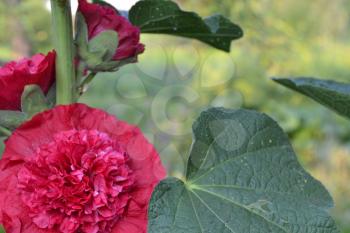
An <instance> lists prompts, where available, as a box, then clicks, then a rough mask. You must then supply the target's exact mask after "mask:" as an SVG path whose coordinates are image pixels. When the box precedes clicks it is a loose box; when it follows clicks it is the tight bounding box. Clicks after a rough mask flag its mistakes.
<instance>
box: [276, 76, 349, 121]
mask: <svg viewBox="0 0 350 233" xmlns="http://www.w3.org/2000/svg"><path fill="white" fill-rule="evenodd" d="M274 81H276V82H277V83H279V84H282V85H283V86H286V87H288V88H291V89H293V90H295V91H298V92H300V93H302V94H304V95H306V96H309V97H310V98H312V99H314V100H315V101H317V102H319V103H321V104H323V105H324V106H326V107H328V108H330V109H332V110H334V111H335V112H337V113H338V114H340V115H343V116H346V117H348V118H350V84H345V83H338V82H334V81H328V80H319V79H313V78H290V79H278V78H276V79H274Z"/></svg>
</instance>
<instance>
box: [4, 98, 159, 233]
mask: <svg viewBox="0 0 350 233" xmlns="http://www.w3.org/2000/svg"><path fill="white" fill-rule="evenodd" d="M0 169H1V172H0V220H1V222H2V223H3V225H4V226H5V229H6V232H7V233H43V232H49V233H146V232H147V208H148V203H149V199H150V197H151V194H152V191H153V188H154V187H155V185H156V184H157V183H158V182H159V181H160V180H161V179H162V178H163V177H164V176H165V171H164V168H163V166H162V165H161V162H160V160H159V156H158V154H157V152H156V151H155V149H154V148H153V146H152V145H151V144H149V143H148V142H147V140H146V139H145V138H144V136H143V135H142V133H141V132H140V130H139V129H138V128H137V127H135V126H130V125H128V124H126V123H125V122H122V121H120V120H118V119H116V118H115V117H113V116H111V115H109V114H107V113H106V112H104V111H101V110H98V109H93V108H89V107H87V106H86V105H83V104H73V105H70V106H59V107H56V108H54V109H52V110H49V111H46V112H43V113H40V114H38V115H36V116H35V117H34V118H33V119H32V120H30V121H28V122H26V123H24V124H23V125H22V126H20V127H19V128H17V130H16V131H15V132H14V133H13V134H12V136H11V137H10V138H9V139H8V140H7V141H6V149H5V152H4V155H3V158H2V160H1V162H0Z"/></svg>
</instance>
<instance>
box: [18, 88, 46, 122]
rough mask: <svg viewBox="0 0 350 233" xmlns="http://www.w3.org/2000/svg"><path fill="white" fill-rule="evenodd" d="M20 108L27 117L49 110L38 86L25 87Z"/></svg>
mask: <svg viewBox="0 0 350 233" xmlns="http://www.w3.org/2000/svg"><path fill="white" fill-rule="evenodd" d="M21 108H22V111H23V112H24V113H26V114H28V117H32V116H33V115H35V114H37V113H39V112H42V111H44V110H46V109H48V108H49V103H48V101H47V100H46V97H45V94H44V93H43V91H42V90H41V88H40V87H39V86H38V85H27V86H25V88H24V91H23V93H22V97H21Z"/></svg>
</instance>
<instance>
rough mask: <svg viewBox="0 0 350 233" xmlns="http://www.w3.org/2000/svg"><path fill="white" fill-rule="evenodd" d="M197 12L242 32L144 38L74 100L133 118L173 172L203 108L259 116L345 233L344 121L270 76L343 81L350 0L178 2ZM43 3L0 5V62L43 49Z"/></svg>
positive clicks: (349, 43)
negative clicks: (309, 177) (230, 37)
mask: <svg viewBox="0 0 350 233" xmlns="http://www.w3.org/2000/svg"><path fill="white" fill-rule="evenodd" d="M178 2H179V3H180V4H181V6H182V7H183V8H184V9H188V10H193V11H197V12H198V13H199V14H201V15H202V16H208V15H211V14H214V13H222V14H224V15H225V16H227V17H229V18H230V19H231V20H232V21H234V22H236V23H238V24H239V25H241V26H242V28H243V29H244V31H245V37H244V38H243V39H241V40H239V41H237V42H235V43H233V44H232V46H233V49H232V52H231V53H230V54H225V53H222V52H219V51H216V50H214V49H212V48H209V47H207V46H206V45H203V44H200V43H198V42H195V41H191V40H185V39H180V38H175V37H169V36H158V35H146V36H143V37H142V42H143V43H144V44H146V51H145V53H144V54H143V55H142V56H140V62H139V63H138V64H134V65H129V66H127V67H124V68H122V69H121V70H120V71H119V72H117V73H105V74H100V75H99V76H98V77H96V79H95V80H94V82H93V85H92V86H91V87H90V88H89V90H88V91H87V93H86V94H84V96H83V97H82V98H81V102H84V103H88V104H90V105H91V106H94V107H100V108H104V109H106V110H107V111H109V112H111V113H112V114H116V115H117V116H118V117H119V118H121V119H124V120H127V121H129V122H131V123H134V124H138V125H139V126H140V127H141V128H142V130H143V131H144V132H145V134H146V135H147V137H148V138H149V139H150V140H151V141H152V142H153V143H154V144H155V145H156V147H157V149H158V151H159V152H160V154H161V157H162V160H163V162H164V164H165V165H166V166H167V168H168V170H169V173H170V174H171V175H175V176H181V175H182V174H183V173H182V172H183V170H184V166H185V165H184V164H185V161H186V157H187V155H188V150H189V147H190V144H191V133H190V127H191V123H192V122H193V120H194V119H195V117H196V116H197V115H198V113H199V112H200V111H201V110H203V109H204V108H206V107H208V106H225V107H230V108H238V107H245V108H250V109H256V110H259V111H263V112H266V113H267V114H269V115H270V116H272V117H273V118H275V119H276V120H277V121H278V122H279V124H280V125H281V126H282V127H283V128H284V129H285V131H286V132H287V133H288V134H289V136H290V139H291V141H292V143H293V145H294V147H295V150H296V152H297V154H298V156H299V159H300V161H301V163H302V164H303V165H304V166H305V167H306V169H307V170H308V171H309V172H310V173H312V174H313V175H314V176H315V177H317V178H318V179H319V180H321V181H322V183H324V184H325V186H326V187H327V188H328V189H329V190H330V192H331V193H332V195H333V197H334V199H335V203H336V204H335V205H336V206H335V208H334V209H333V213H332V214H333V216H334V217H335V218H336V220H337V222H338V223H339V227H340V229H341V232H344V233H347V232H348V233H350V198H349V197H350V185H349V180H350V156H349V155H350V153H349V151H350V123H349V122H348V121H347V120H345V119H343V118H342V117H339V116H337V115H335V114H334V113H332V112H331V111H329V110H327V109H325V108H323V107H321V106H320V105H318V104H316V103H314V102H313V101H311V100H309V99H307V98H306V97H303V96H301V95H299V94H296V93H293V92H291V91H289V90H287V89H285V88H283V87H280V86H278V85H277V84H275V83H273V82H272V81H271V80H270V77H271V76H316V77H320V78H325V79H332V80H337V81H344V82H347V81H348V79H349V77H350V1H348V0H333V1H329V0H313V1H304V0H284V1H279V0H250V1H231V0H216V1H213V0H201V1H198V0H181V1H180V0H179V1H178ZM45 4H46V2H45V1H43V0H22V1H21V0H1V1H0V31H1V32H6V33H0V63H4V62H6V61H8V60H11V59H17V58H19V57H21V56H29V55H32V54H33V53H36V52H44V53H45V52H47V51H48V50H50V49H51V42H50V30H51V29H50V18H49V12H48V10H47V7H46V5H45ZM0 149H1V148H0Z"/></svg>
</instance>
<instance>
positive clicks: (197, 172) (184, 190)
mask: <svg viewBox="0 0 350 233" xmlns="http://www.w3.org/2000/svg"><path fill="white" fill-rule="evenodd" d="M193 131H194V143H193V145H192V150H191V153H190V157H189V162H188V167H187V175H186V180H185V181H181V180H179V179H176V178H168V179H166V180H164V181H162V182H161V183H160V184H159V185H158V186H157V187H156V189H155V191H154V193H153V196H152V199H151V203H150V209H149V229H148V230H149V231H148V232H149V233H159V232H161V233H230V232H231V233H336V232H339V231H338V230H337V228H336V226H335V223H334V221H333V219H332V218H331V217H330V216H329V214H328V209H329V208H330V207H332V205H333V203H332V198H331V197H330V195H329V194H328V192H327V190H326V189H325V188H324V187H323V186H322V184H321V183H320V182H318V181H317V180H315V179H314V178H312V177H311V176H310V175H309V174H308V173H307V172H306V171H305V170H304V169H303V168H302V167H301V165H300V164H299V162H298V161H297V157H296V155H295V154H294V152H293V149H292V147H291V145H290V143H289V142H288V138H287V136H286V135H285V134H284V133H283V131H282V129H281V128H280V127H279V126H278V125H277V123H276V122H274V121H273V120H272V119H271V118H269V117H268V116H266V115H264V114H260V113H257V112H254V111H248V110H237V111H235V110H227V109H222V108H213V109H210V110H207V111H205V112H203V113H202V114H201V116H200V117H199V119H198V120H197V121H196V122H195V124H194V126H193Z"/></svg>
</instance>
